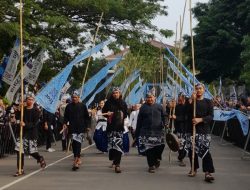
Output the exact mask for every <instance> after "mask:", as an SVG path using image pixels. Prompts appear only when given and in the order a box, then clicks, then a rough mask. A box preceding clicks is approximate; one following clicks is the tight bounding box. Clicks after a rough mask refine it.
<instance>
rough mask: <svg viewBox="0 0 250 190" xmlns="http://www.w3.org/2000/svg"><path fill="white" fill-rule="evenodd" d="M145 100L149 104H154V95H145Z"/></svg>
mask: <svg viewBox="0 0 250 190" xmlns="http://www.w3.org/2000/svg"><path fill="white" fill-rule="evenodd" d="M146 102H147V104H149V105H152V104H154V103H155V97H154V96H153V95H149V96H147V98H146Z"/></svg>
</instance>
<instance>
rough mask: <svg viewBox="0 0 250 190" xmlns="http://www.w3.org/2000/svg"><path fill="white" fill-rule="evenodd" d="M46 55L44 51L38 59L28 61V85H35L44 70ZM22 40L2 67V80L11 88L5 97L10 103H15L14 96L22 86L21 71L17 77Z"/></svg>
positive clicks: (0, 73) (17, 41)
mask: <svg viewBox="0 0 250 190" xmlns="http://www.w3.org/2000/svg"><path fill="white" fill-rule="evenodd" d="M44 53H45V51H44V50H42V51H40V52H39V54H38V55H37V57H36V59H32V58H30V59H28V61H27V62H26V64H25V65H24V73H23V74H24V80H25V81H26V83H28V84H31V85H35V83H36V81H37V78H38V76H39V73H40V72H41V70H42V67H43V63H44ZM20 59H21V58H20V40H19V39H18V38H17V39H16V41H15V43H14V47H13V48H12V51H11V54H10V56H9V57H6V56H5V57H4V59H3V63H2V64H1V67H0V80H1V82H2V81H3V82H5V83H7V84H8V85H10V87H9V88H8V90H7V93H6V95H5V97H6V98H7V100H8V101H9V102H13V99H14V96H15V95H16V93H17V91H18V90H19V88H20V86H21V73H20V71H19V72H18V74H17V75H16V72H17V65H18V63H19V62H20Z"/></svg>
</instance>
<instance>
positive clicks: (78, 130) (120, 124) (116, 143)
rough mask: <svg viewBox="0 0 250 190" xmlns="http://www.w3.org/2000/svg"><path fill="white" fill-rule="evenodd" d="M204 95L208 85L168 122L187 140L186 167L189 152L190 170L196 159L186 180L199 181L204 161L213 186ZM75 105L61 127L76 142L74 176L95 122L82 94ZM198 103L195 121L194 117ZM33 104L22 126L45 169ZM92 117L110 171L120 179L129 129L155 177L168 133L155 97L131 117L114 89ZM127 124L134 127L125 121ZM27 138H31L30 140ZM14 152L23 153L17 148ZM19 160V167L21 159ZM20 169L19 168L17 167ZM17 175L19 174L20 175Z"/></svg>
mask: <svg viewBox="0 0 250 190" xmlns="http://www.w3.org/2000/svg"><path fill="white" fill-rule="evenodd" d="M204 91H205V88H204V85H203V84H197V85H196V88H195V93H194V94H193V96H192V97H191V98H190V99H189V100H188V101H187V102H185V100H183V98H184V97H181V96H180V97H179V101H178V104H177V106H176V112H175V113H174V114H173V113H172V115H168V117H169V118H170V119H172V120H174V121H175V129H176V130H175V132H176V133H178V135H179V137H180V138H181V139H184V140H183V142H182V144H183V146H182V148H181V150H180V151H179V157H178V159H179V160H180V161H183V159H184V157H185V154H186V152H188V156H189V158H190V163H191V165H192V159H194V171H192V170H191V171H190V172H189V174H188V175H189V176H190V177H194V176H195V175H196V172H197V170H198V168H199V162H198V157H200V158H202V162H203V164H202V167H203V172H205V180H206V181H209V182H211V181H213V180H214V177H213V176H212V175H211V173H213V172H214V166H213V161H212V157H211V154H210V152H209V146H210V140H211V138H210V135H209V128H210V123H211V121H212V119H213V105H212V102H211V101H210V100H208V99H205V98H204V97H203V94H204ZM71 99H72V102H71V103H69V104H67V105H66V106H65V107H64V115H63V121H61V122H62V126H63V128H62V133H63V132H64V131H67V132H68V134H70V135H71V137H72V151H73V154H74V162H73V166H72V170H74V171H76V170H78V169H79V167H80V165H81V143H82V142H83V139H84V133H86V130H88V126H89V122H90V120H91V117H90V114H89V111H88V109H87V107H86V105H84V104H83V103H82V102H80V96H79V93H78V92H76V91H75V92H73V94H72V96H71ZM184 99H185V98H184ZM194 100H196V115H195V117H194V116H193V114H192V113H193V109H194V108H193V103H194ZM29 101H31V103H29ZM32 101H34V98H33V97H27V106H26V107H25V111H24V122H23V123H21V124H20V126H21V127H23V129H24V148H28V149H29V152H30V154H31V156H33V157H34V158H35V159H36V160H37V162H38V163H40V165H41V167H42V168H44V167H45V166H46V163H45V160H44V158H43V157H42V156H41V155H39V154H38V152H37V145H36V141H35V139H36V138H35V137H36V136H35V133H36V132H35V130H36V129H35V128H34V126H35V122H36V121H37V120H38V119H37V118H36V111H35V109H34V108H33V107H32V106H31V104H32V105H33V102H32ZM29 105H30V106H29ZM92 114H93V115H92V117H93V116H94V117H95V118H96V122H97V124H96V130H95V134H94V140H95V142H96V147H97V149H98V150H100V151H101V152H108V157H109V160H110V161H111V162H112V163H111V168H114V170H115V172H116V173H121V172H122V170H121V160H122V155H123V154H124V152H126V146H125V144H126V141H127V140H126V135H124V134H126V133H127V131H128V129H127V128H130V130H131V134H132V137H133V145H136V146H137V148H138V150H139V153H140V154H142V155H145V156H146V160H147V164H148V172H150V173H155V172H156V169H157V168H159V167H160V163H161V159H162V153H163V151H164V148H165V142H164V132H165V130H166V127H167V126H169V125H168V122H167V120H168V119H167V117H166V115H167V114H166V111H165V109H163V106H162V105H160V104H157V103H156V102H155V95H154V94H152V93H148V94H147V95H146V99H145V103H144V104H142V106H141V107H140V108H139V106H138V105H136V107H135V110H134V111H133V112H132V113H131V114H130V116H129V110H128V106H127V104H126V103H125V101H124V100H123V99H122V96H121V91H120V89H119V88H118V87H114V88H113V90H112V94H111V96H110V98H109V99H108V100H107V101H106V102H104V101H101V102H100V103H99V108H98V110H97V111H96V112H95V113H92ZM129 117H130V118H129ZM129 119H130V122H128V121H127V120H129ZM128 123H129V124H128ZM124 126H126V127H124ZM194 129H195V130H196V133H195V154H194V155H195V156H194V158H192V150H193V148H192V138H193V134H194V133H193V130H194ZM27 135H31V136H32V138H31V136H27ZM26 140H28V141H26ZM25 143H26V144H27V146H26V144H25ZM17 145H18V143H17ZM16 150H17V152H18V151H19V149H18V146H17V147H16ZM31 150H32V151H31ZM18 155H19V154H18ZM17 158H18V159H17V161H18V160H19V156H18V157H17ZM22 160H23V159H22ZM18 163H19V162H18ZM17 166H18V167H19V165H18V164H17ZM22 169H23V165H22ZM22 171H23V170H22ZM18 175H20V173H18V172H17V176H18Z"/></svg>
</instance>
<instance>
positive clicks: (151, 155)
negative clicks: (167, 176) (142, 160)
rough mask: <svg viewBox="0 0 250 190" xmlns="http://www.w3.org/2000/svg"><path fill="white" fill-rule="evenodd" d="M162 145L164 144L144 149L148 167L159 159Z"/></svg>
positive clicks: (162, 148)
mask: <svg viewBox="0 0 250 190" xmlns="http://www.w3.org/2000/svg"><path fill="white" fill-rule="evenodd" d="M164 147H165V145H164V144H162V145H159V146H155V147H153V148H150V149H148V150H146V156H147V162H148V166H149V167H152V166H154V165H155V164H156V163H157V162H158V161H159V160H161V155H162V152H163V150H164Z"/></svg>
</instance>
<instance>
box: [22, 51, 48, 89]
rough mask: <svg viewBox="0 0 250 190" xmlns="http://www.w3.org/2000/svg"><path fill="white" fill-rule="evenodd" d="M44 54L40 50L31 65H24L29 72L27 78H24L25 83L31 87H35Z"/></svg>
mask: <svg viewBox="0 0 250 190" xmlns="http://www.w3.org/2000/svg"><path fill="white" fill-rule="evenodd" d="M44 53H45V50H41V51H40V52H39V53H38V55H37V57H36V59H35V60H34V61H32V64H26V66H27V67H28V68H29V71H28V74H27V76H26V77H25V81H26V82H28V83H29V84H31V85H35V83H36V81H37V78H38V76H39V74H40V72H41V70H42V68H43V63H44V61H45V59H44V57H45V56H44Z"/></svg>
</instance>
